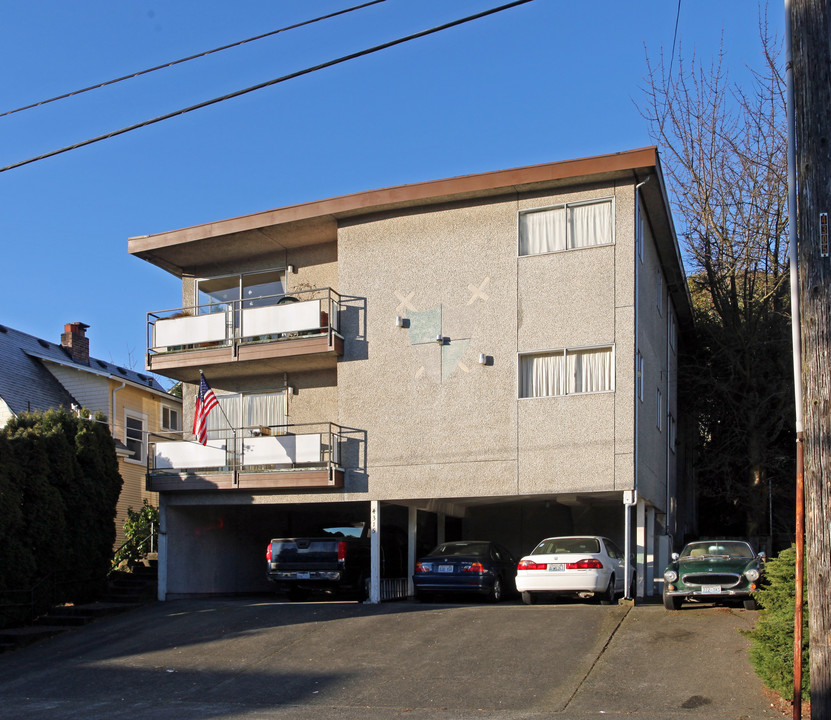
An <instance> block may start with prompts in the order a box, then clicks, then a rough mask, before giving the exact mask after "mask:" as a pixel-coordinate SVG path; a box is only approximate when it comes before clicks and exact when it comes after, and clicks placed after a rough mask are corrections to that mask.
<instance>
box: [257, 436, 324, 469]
mask: <svg viewBox="0 0 831 720" xmlns="http://www.w3.org/2000/svg"><path fill="white" fill-rule="evenodd" d="M320 446H321V441H320V435H278V436H276V437H273V436H271V437H268V436H267V437H256V438H245V440H244V441H243V452H244V461H243V465H244V466H245V465H287V464H295V463H319V462H321V456H320Z"/></svg>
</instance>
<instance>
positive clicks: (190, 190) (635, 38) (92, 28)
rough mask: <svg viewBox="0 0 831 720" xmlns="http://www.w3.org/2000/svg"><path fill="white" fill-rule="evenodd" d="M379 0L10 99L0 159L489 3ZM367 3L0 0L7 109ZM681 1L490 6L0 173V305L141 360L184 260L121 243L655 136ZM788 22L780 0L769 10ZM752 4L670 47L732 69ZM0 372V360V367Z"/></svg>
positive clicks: (33, 96) (701, 19)
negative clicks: (162, 262)
mask: <svg viewBox="0 0 831 720" xmlns="http://www.w3.org/2000/svg"><path fill="white" fill-rule="evenodd" d="M503 2H504V0H502V1H501V0H456V1H451V0H386V2H383V3H381V4H378V5H375V6H372V7H370V8H367V9H364V10H359V11H356V12H354V13H351V14H349V15H347V16H342V17H338V18H335V19H332V20H327V21H323V22H320V23H316V24H315V25H313V26H310V27H305V28H302V29H298V30H292V31H289V32H286V33H282V34H279V35H276V36H273V37H270V38H266V39H263V40H259V41H257V42H255V43H251V44H248V45H244V46H242V47H239V48H235V49H231V50H227V51H224V52H221V53H217V54H214V55H211V56H209V57H206V58H202V59H199V60H194V61H192V62H189V63H186V64H184V65H179V66H177V67H174V68H171V69H166V70H161V71H159V72H155V73H152V74H150V75H146V76H143V77H140V78H137V79H133V80H129V81H126V82H123V83H119V84H118V85H115V86H112V87H109V88H105V89H102V90H96V91H93V92H90V93H86V94H84V95H81V96H78V97H74V98H70V99H68V100H62V101H59V102H55V103H52V104H50V105H47V106H43V107H40V108H36V109H33V110H28V111H26V112H22V113H18V114H15V115H10V116H7V117H0V138H2V142H0V167H5V166H7V165H11V164H13V163H16V162H19V161H21V160H25V159H28V158H30V157H34V156H38V155H41V154H44V153H47V152H50V151H52V150H56V149H58V148H61V147H65V146H68V145H71V144H73V143H76V142H79V141H82V140H85V139H88V138H92V137H95V136H98V135H101V134H104V133H107V132H111V131H114V130H118V129H120V128H123V127H127V126H130V125H133V124H135V123H138V122H141V121H144V120H149V119H152V118H154V117H157V116H160V115H164V114H166V113H169V112H172V111H174V110H177V109H180V108H184V107H187V106H190V105H194V104H197V103H199V102H202V101H205V100H208V99H211V98H215V97H219V96H222V95H224V94H227V93H230V92H233V91H236V90H239V89H242V88H246V87H249V86H252V85H256V84H258V83H261V82H264V81H267V80H270V79H272V78H277V77H280V76H283V75H286V74H288V73H292V72H295V71H297V70H301V69H303V68H306V67H310V66H313V65H317V64H320V63H323V62H326V61H328V60H332V59H335V58H337V57H341V56H343V55H347V54H350V53H353V52H357V51H359V50H362V49H365V48H369V47H372V46H374V45H379V44H381V43H384V42H387V41H390V40H393V39H396V38H399V37H402V36H405V35H409V34H412V33H415V32H418V31H421V30H424V29H427V28H430V27H434V26H437V25H440V24H442V23H445V22H449V21H451V20H454V19H458V18H461V17H464V16H466V15H471V14H474V13H476V12H480V11H482V10H485V9H488V8H492V7H497V6H498V5H501V4H503ZM358 4H360V2H359V0H304V1H303V2H300V1H299V0H294V1H292V0H280V1H279V2H278V1H276V0H270V1H268V2H265V1H263V0H256V1H255V0H236V2H233V3H228V2H219V1H218V0H167V1H165V2H150V1H149V0H129V1H127V0H118V1H116V0H32V1H29V2H20V1H19V0H0V9H2V18H3V20H2V24H0V67H2V68H3V72H2V75H0V83H2V90H0V111H5V110H10V109H14V108H17V107H19V106H22V105H26V104H29V103H32V102H36V101H39V100H43V99H46V98H49V97H52V96H54V95H58V94H62V93H64V92H68V91H72V90H77V89H80V88H83V87H86V86H89V85H92V84H95V83H98V82H103V81H105V80H109V79H112V78H116V77H119V76H122V75H127V74H130V73H133V72H137V71H140V70H143V69H145V68H149V67H152V66H155V65H159V64H162V63H166V62H169V61H172V60H176V59H179V58H182V57H185V56H188V55H191V54H195V53H198V52H201V51H204V50H208V49H211V48H214V47H218V46H221V45H225V44H228V43H231V42H235V41H237V40H242V39H245V38H248V37H251V36H254V35H259V34H262V33H265V32H268V31H270V30H276V29H278V28H281V27H284V26H287V25H290V24H293V23H297V22H300V21H303V20H308V19H311V18H313V17H316V16H319V15H323V14H326V13H329V12H333V11H336V10H340V9H344V8H347V7H350V6H353V5H358ZM677 8H678V4H677V2H676V0H642V1H641V2H637V3H635V2H621V1H620V0H595V1H593V2H566V0H534V1H533V2H531V3H529V4H526V5H522V6H519V7H517V8H514V9H511V10H507V11H505V12H503V13H500V14H498V15H495V16H491V17H488V18H485V19H481V20H477V21H474V22H472V23H468V24H465V25H462V26H460V27H456V28H453V29H450V30H447V31H444V32H441V33H438V34H435V35H432V36H430V37H427V38H422V39H419V40H414V41H412V42H410V43H407V44H405V45H400V46H397V47H394V48H392V49H388V50H385V51H382V52H380V53H377V54H374V55H371V56H368V57H364V58H360V59H357V60H353V61H350V62H348V63H345V64H342V65H338V66H336V67H333V68H329V69H325V70H322V71H320V72H316V73H314V74H312V75H307V76H304V77H301V78H298V79H294V80H290V81H288V82H286V83H282V84H279V85H276V86H273V87H270V88H266V89H263V90H259V91H256V92H254V93H251V94H248V95H245V96H244V97H241V98H238V99H233V100H229V101H227V102H223V103H221V104H219V105H214V106H211V107H208V108H206V109H203V110H199V111H196V112H194V113H190V114H188V115H184V116H181V117H177V118H174V119H171V120H167V121H165V122H162V123H159V124H156V125H152V126H150V127H147V128H143V129H139V130H136V131H134V132H131V133H129V134H126V135H122V136H120V137H117V138H114V139H110V140H106V141H103V142H101V143H97V144H95V145H91V146H89V147H85V148H81V149H78V150H74V151H71V152H68V153H65V154H62V155H59V156H56V157H52V158H49V159H45V160H42V161H39V162H36V163H33V164H30V165H26V166H24V167H21V168H18V169H14V170H10V171H7V172H2V173H0V242H2V248H3V262H2V268H3V272H2V283H0V293H2V305H0V307H2V310H1V311H0V323H2V324H6V325H9V326H11V327H14V328H15V329H18V330H22V331H24V332H28V333H30V334H32V335H35V336H38V337H42V338H45V339H48V340H51V341H54V342H57V341H59V339H60V333H61V331H62V329H63V326H64V324H65V323H68V322H74V321H81V322H85V323H87V324H88V325H90V329H89V331H88V335H89V337H90V351H91V354H92V355H94V356H96V357H99V358H102V359H105V360H110V361H113V362H117V363H119V364H122V365H128V366H130V367H134V368H137V369H138V368H142V367H143V362H144V361H143V353H144V349H145V330H144V326H145V313H146V312H148V311H154V310H161V309H165V308H171V307H178V306H179V305H180V304H181V299H180V297H181V295H180V286H179V284H178V282H177V281H176V280H175V279H174V278H173V276H171V275H168V274H167V273H165V272H164V271H162V270H160V269H158V268H156V267H154V266H151V265H149V264H147V263H145V262H143V261H141V260H139V259H137V258H133V257H131V256H129V255H128V254H127V239H128V237H131V236H134V235H144V234H150V233H156V232H164V231H167V230H173V229H177V228H182V227H187V226H190V225H195V224H199V223H204V222H209V221H211V220H219V219H223V218H227V217H234V216H237V215H243V214H246V213H252V212H258V211H261V210H267V209H270V208H276V207H281V206H284V205H290V204H293V203H298V202H306V201H312V200H316V199H320V198H327V197H333V196H337V195H342V194H346V193H351V192H358V191H361V190H368V189H372V188H381V187H387V186H390V185H398V184H404V183H411V182H419V181H425V180H432V179H438V178H446V177H453V176H457V175H466V174H469V173H477V172H485V171H489V170H500V169H505V168H513V167H520V166H523V165H532V164H537V163H544V162H551V161H556V160H565V159H568V158H572V157H583V156H587V155H596V154H602V153H609V152H615V151H619V150H627V149H632V148H638V147H643V146H645V145H650V144H651V140H650V138H649V136H648V132H647V127H646V123H645V122H644V120H643V119H642V118H641V116H640V114H639V112H638V110H637V108H636V106H635V101H637V100H639V99H640V98H641V88H642V87H643V84H644V80H643V78H644V75H645V72H646V65H645V60H644V58H645V52H648V53H649V55H650V57H653V58H657V56H658V53H659V52H660V51H661V48H663V50H664V53H665V55H666V56H667V58H668V57H669V55H670V53H671V51H672V45H673V33H674V30H675V22H676V11H677ZM769 15H770V22H771V29H772V30H775V31H778V32H779V34H780V35H781V32H782V27H783V25H784V11H783V9H782V4H781V3H780V4H776V5H772V6H771V7H770V10H769ZM757 19H758V9H757V4H756V2H752V1H750V0H731V1H730V2H724V0H695V2H693V1H692V0H684V1H683V2H682V4H681V12H680V20H679V25H678V40H677V44H676V50H675V54H676V62H677V58H678V54H679V52H683V54H684V55H685V56H689V55H690V54H691V53H692V51H693V50H695V52H696V53H697V54H698V55H699V56H700V57H702V58H705V59H709V58H710V57H711V56H712V55H713V53H714V52H716V50H717V49H718V45H719V42H720V40H721V37H722V33H723V36H724V48H725V51H726V60H727V65H728V67H729V69H730V73H731V77H732V78H733V79H735V80H742V79H745V78H746V76H747V74H746V70H745V67H746V65H747V64H756V63H758V60H759V41H758V24H757ZM0 372H2V369H0Z"/></svg>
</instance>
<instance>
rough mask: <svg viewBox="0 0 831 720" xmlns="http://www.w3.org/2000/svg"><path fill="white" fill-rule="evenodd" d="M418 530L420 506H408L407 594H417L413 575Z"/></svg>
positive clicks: (409, 595)
mask: <svg viewBox="0 0 831 720" xmlns="http://www.w3.org/2000/svg"><path fill="white" fill-rule="evenodd" d="M417 530H418V508H414V507H408V508H407V596H408V597H412V596H413V595H414V594H415V586H414V585H413V575H415V561H416V556H415V554H416V531H417Z"/></svg>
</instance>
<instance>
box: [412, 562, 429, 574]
mask: <svg viewBox="0 0 831 720" xmlns="http://www.w3.org/2000/svg"><path fill="white" fill-rule="evenodd" d="M415 571H416V572H417V573H418V572H430V565H425V564H424V563H420V562H417V563H416V566H415Z"/></svg>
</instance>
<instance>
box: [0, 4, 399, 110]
mask: <svg viewBox="0 0 831 720" xmlns="http://www.w3.org/2000/svg"><path fill="white" fill-rule="evenodd" d="M386 1H387V0H372V1H371V2H365V3H363V5H355V6H354V7H350V8H346V9H345V10H338V11H337V12H333V13H329V14H328V15H321V16H320V17H316V18H312V19H311V20H304V21H303V22H300V23H295V24H294V25H288V26H286V27H283V28H280V29H279V30H272V31H271V32H267V33H263V34H262V35H255V36H254V37H250V38H246V39H245V40H239V41H237V42H234V43H230V44H229V45H223V46H222V47H218V48H214V49H213V50H205V52H201V53H197V54H196V55H189V56H188V57H184V58H181V59H179V60H173V61H171V62H168V63H164V64H163V65H156V66H155V67H151V68H148V69H147V70H140V71H139V72H134V73H131V74H130V75H123V76H122V77H119V78H115V79H114V80H107V81H105V82H102V83H98V84H97V85H90V86H89V87H85V88H82V89H80V90H73V91H72V92H68V93H64V94H63V95H56V96H55V97H52V98H49V99H48V100H40V101H39V102H36V103H32V104H30V105H24V106H23V107H19V108H15V109H14V110H6V111H5V112H2V113H0V117H5V116H6V115H13V114H14V113H19V112H22V111H23V110H31V109H32V108H36V107H40V106H41V105H48V104H49V103H52V102H55V101H56V100H65V99H66V98H70V97H74V96H75V95H81V94H82V93H85V92H89V91H90V90H98V89H99V88H103V87H107V86H108V85H115V84H116V83H120V82H123V81H124V80H130V79H131V78H136V77H140V76H142V75H147V74H149V73H152V72H156V71H157V70H164V69H165V68H169V67H173V66H174V65H180V64H181V63H186V62H189V61H190V60H196V59H198V58H201V57H205V56H206V55H212V54H213V53H218V52H221V51H222V50H228V49H230V48H234V47H239V46H240V45H245V44H246V43H250V42H254V41H255V40H262V39H263V38H267V37H271V36H272V35H277V34H279V33H283V32H286V31H288V30H296V29H297V28H301V27H304V26H305V25H311V24H313V23H316V22H320V21H321V20H329V19H331V18H333V17H337V16H338V15H345V14H346V13H350V12H353V11H355V10H361V9H363V8H365V7H369V6H370V5H377V4H378V3H382V2H386Z"/></svg>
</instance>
